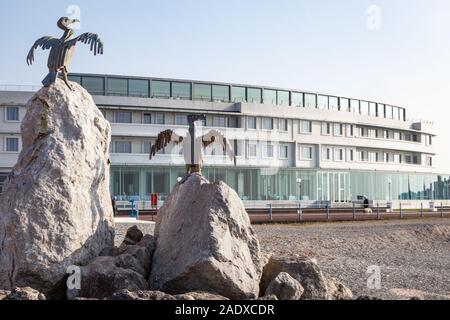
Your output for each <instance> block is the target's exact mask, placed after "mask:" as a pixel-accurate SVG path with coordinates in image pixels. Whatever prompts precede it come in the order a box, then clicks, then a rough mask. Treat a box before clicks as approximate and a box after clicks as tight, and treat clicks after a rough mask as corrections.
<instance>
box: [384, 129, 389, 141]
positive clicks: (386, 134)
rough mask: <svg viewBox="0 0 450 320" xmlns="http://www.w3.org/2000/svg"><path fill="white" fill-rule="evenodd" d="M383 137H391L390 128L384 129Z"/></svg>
mask: <svg viewBox="0 0 450 320" xmlns="http://www.w3.org/2000/svg"><path fill="white" fill-rule="evenodd" d="M383 139H390V134H389V130H383Z"/></svg>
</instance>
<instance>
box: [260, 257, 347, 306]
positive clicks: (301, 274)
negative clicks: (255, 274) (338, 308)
mask: <svg viewBox="0 0 450 320" xmlns="http://www.w3.org/2000/svg"><path fill="white" fill-rule="evenodd" d="M280 272H285V273H288V274H289V275H290V276H291V277H292V278H294V279H295V280H297V281H298V282H299V283H300V284H301V285H302V287H303V288H304V293H303V295H302V296H301V299H302V300H345V299H352V298H353V295H352V292H351V291H350V290H349V289H348V288H347V287H345V286H344V285H343V284H342V283H340V282H339V281H337V280H336V279H334V278H332V277H330V276H328V275H326V274H324V273H323V272H322V271H321V270H320V268H319V266H318V265H317V263H316V261H314V260H312V259H309V258H303V257H277V256H272V257H271V258H270V259H269V262H268V263H267V264H266V266H265V267H264V271H263V276H262V279H261V292H266V290H267V288H268V286H269V284H270V283H271V282H272V281H273V279H275V278H276V277H277V276H278V275H279V274H280Z"/></svg>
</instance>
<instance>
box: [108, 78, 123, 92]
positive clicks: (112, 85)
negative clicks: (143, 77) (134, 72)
mask: <svg viewBox="0 0 450 320" xmlns="http://www.w3.org/2000/svg"><path fill="white" fill-rule="evenodd" d="M108 95H110V96H128V80H127V79H119V78H108Z"/></svg>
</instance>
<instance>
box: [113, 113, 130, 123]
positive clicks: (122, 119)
mask: <svg viewBox="0 0 450 320" xmlns="http://www.w3.org/2000/svg"><path fill="white" fill-rule="evenodd" d="M115 120H116V123H131V122H132V113H131V112H129V111H117V112H116V119H115Z"/></svg>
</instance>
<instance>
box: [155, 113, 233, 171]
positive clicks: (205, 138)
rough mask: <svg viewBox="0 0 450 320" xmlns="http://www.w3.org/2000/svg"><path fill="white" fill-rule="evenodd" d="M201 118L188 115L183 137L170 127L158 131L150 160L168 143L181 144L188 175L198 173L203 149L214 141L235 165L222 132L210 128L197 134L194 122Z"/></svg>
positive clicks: (231, 151)
mask: <svg viewBox="0 0 450 320" xmlns="http://www.w3.org/2000/svg"><path fill="white" fill-rule="evenodd" d="M202 119H204V116H203V115H202V116H197V115H190V116H188V122H189V131H188V132H187V134H186V136H184V137H183V136H180V135H178V134H176V133H175V132H174V131H173V130H170V129H169V130H165V131H162V132H160V133H159V134H158V137H157V138H156V141H155V143H154V144H153V145H152V148H151V150H150V160H151V159H152V158H153V157H154V156H155V155H156V154H157V153H158V151H160V150H162V149H164V148H165V147H167V145H169V144H170V143H174V144H175V145H178V144H182V146H183V155H184V160H185V162H186V171H187V174H188V175H189V174H192V173H195V172H199V173H200V172H201V168H202V164H203V156H204V151H203V150H204V149H205V148H206V147H208V146H209V145H211V144H213V143H214V142H220V143H221V144H222V147H223V151H224V152H226V153H227V155H228V156H229V157H230V159H232V160H233V161H234V164H235V165H236V156H235V154H234V152H233V149H232V147H231V145H230V143H229V141H228V140H227V138H226V137H225V135H224V134H223V133H222V132H220V131H219V130H216V129H212V130H209V131H208V132H207V133H206V134H204V135H197V130H196V125H195V123H196V121H198V120H202Z"/></svg>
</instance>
